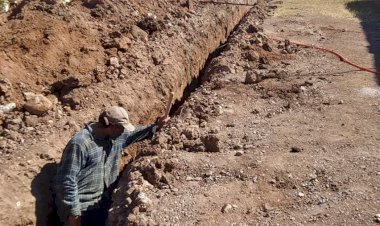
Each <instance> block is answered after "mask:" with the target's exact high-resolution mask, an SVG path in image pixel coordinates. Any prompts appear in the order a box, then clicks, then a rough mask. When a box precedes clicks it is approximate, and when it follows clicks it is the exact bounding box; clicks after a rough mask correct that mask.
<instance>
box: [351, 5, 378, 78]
mask: <svg viewBox="0 0 380 226" xmlns="http://www.w3.org/2000/svg"><path fill="white" fill-rule="evenodd" d="M346 6H347V8H348V9H349V10H350V11H351V12H353V13H354V14H356V16H357V17H358V18H359V19H360V21H361V22H360V23H361V25H362V27H363V30H364V32H365V34H366V36H367V41H368V42H369V46H368V50H369V52H370V53H372V54H373V55H374V58H375V69H376V71H380V1H378V0H359V1H353V2H349V3H347V5H346ZM376 80H377V84H378V85H380V75H379V74H378V75H376Z"/></svg>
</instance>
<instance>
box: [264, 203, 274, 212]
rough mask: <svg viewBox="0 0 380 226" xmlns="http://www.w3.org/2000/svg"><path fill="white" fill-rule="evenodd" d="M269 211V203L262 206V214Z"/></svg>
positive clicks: (271, 208)
mask: <svg viewBox="0 0 380 226" xmlns="http://www.w3.org/2000/svg"><path fill="white" fill-rule="evenodd" d="M271 210H273V207H272V206H271V205H269V203H264V205H263V211H264V212H269V211H271Z"/></svg>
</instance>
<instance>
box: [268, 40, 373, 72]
mask: <svg viewBox="0 0 380 226" xmlns="http://www.w3.org/2000/svg"><path fill="white" fill-rule="evenodd" d="M270 39H272V40H274V41H279V42H283V41H285V40H280V39H277V38H270ZM289 43H292V44H295V45H298V46H301V47H304V48H312V49H319V50H322V51H325V52H329V53H331V54H333V55H335V56H337V57H339V59H340V60H341V61H343V62H345V63H347V64H349V65H351V66H353V67H356V68H358V69H360V70H362V71H366V72H370V73H373V74H377V75H380V72H379V71H375V70H371V69H369V68H365V67H362V66H359V65H357V64H354V63H352V62H351V61H349V60H347V59H346V58H345V57H343V56H342V55H340V54H339V53H337V52H335V51H334V50H331V49H326V48H323V47H319V46H315V45H307V44H302V43H299V42H293V41H289Z"/></svg>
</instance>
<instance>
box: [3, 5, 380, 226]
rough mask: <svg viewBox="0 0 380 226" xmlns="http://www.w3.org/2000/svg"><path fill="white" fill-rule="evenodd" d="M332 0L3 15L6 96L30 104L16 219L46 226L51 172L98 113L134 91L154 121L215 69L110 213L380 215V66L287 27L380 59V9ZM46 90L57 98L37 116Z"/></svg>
mask: <svg viewBox="0 0 380 226" xmlns="http://www.w3.org/2000/svg"><path fill="white" fill-rule="evenodd" d="M319 2H320V1H315V2H314V3H315V4H313V5H312V6H309V5H308V4H305V3H304V2H303V1H296V0H292V1H289V2H284V3H282V2H280V1H271V2H267V1H258V3H257V4H256V6H255V7H253V8H249V7H247V6H245V7H243V6H232V5H219V4H218V5H214V4H201V3H199V1H194V6H192V7H190V8H189V7H187V6H186V5H185V4H182V1H163V0H159V1H144V2H142V1H105V3H104V4H101V5H96V6H88V5H83V4H82V3H81V2H80V1H73V2H72V3H70V4H69V5H54V4H53V5H51V4H46V3H44V2H41V1H23V2H22V3H20V4H19V5H18V6H14V8H13V10H12V11H11V12H10V13H8V14H1V15H0V30H1V34H0V50H1V51H0V76H1V77H0V85H1V86H0V88H1V89H0V94H1V99H0V101H1V103H0V104H6V103H9V102H15V103H16V104H17V106H18V107H17V109H16V111H14V112H11V113H4V114H2V115H1V120H0V123H1V125H2V126H1V127H0V128H1V129H0V132H1V137H0V148H1V155H0V156H1V157H0V161H1V163H2V164H1V167H0V172H1V174H0V175H1V176H0V181H1V184H2V186H1V187H0V197H1V198H0V207H1V209H2V210H3V211H2V213H1V214H0V224H1V225H46V220H47V219H46V215H47V212H48V209H49V206H48V203H49V200H50V197H51V192H50V190H49V184H50V180H51V178H52V177H53V175H54V172H55V168H56V165H57V162H58V161H59V159H60V155H61V152H62V149H63V147H64V145H65V144H66V142H67V141H68V139H69V138H70V137H71V136H72V135H73V134H74V133H75V132H76V131H77V130H78V129H79V128H80V127H81V124H82V123H83V122H84V121H89V120H94V119H95V118H96V115H97V114H98V113H99V111H100V109H102V108H104V107H106V106H110V105H113V104H118V105H121V106H124V107H126V108H127V109H128V110H129V112H130V115H131V116H132V122H134V123H135V124H146V123H150V122H152V121H154V119H155V118H156V117H158V116H159V115H161V114H162V113H163V111H164V107H165V101H166V99H167V97H168V94H169V92H170V91H174V92H175V97H176V99H177V100H180V99H181V97H182V96H183V95H185V96H188V93H186V94H183V92H184V90H185V88H186V87H187V86H188V85H189V84H190V83H191V81H192V80H193V79H194V78H195V77H197V76H198V75H199V72H200V71H202V73H200V74H201V77H200V78H199V81H201V82H200V83H201V85H200V87H198V88H197V89H196V90H195V91H194V92H193V93H191V94H189V97H188V98H187V99H186V100H183V101H184V102H183V104H182V105H180V106H179V105H178V106H177V105H176V106H175V109H174V110H175V112H174V110H173V115H172V120H171V122H170V123H169V124H168V125H167V126H166V127H165V128H163V129H162V130H161V131H160V132H159V133H158V134H157V135H156V136H155V137H154V138H153V140H151V141H145V142H143V143H140V144H138V145H136V146H134V147H132V148H130V149H128V150H126V152H125V158H124V162H129V161H130V163H129V164H127V165H126V168H125V170H124V172H123V173H122V175H121V178H120V182H119V185H118V187H117V189H116V190H115V193H114V195H113V204H112V208H111V210H110V217H109V220H108V224H109V225H194V224H200V225H257V224H258V225H277V224H278V225H333V224H338V225H373V224H375V223H376V222H379V221H380V219H378V218H376V217H375V216H376V214H379V213H380V201H379V199H378V197H379V195H380V192H379V188H378V184H380V153H379V150H380V147H379V146H380V145H379V139H378V136H377V135H378V132H379V130H378V129H377V126H376V123H377V122H378V117H379V112H380V110H379V102H378V97H379V95H380V89H379V87H378V84H377V81H376V77H375V76H374V75H371V74H368V73H366V72H361V71H358V70H356V69H355V68H352V67H351V66H349V65H347V64H344V63H342V62H340V61H339V59H337V58H336V57H335V56H332V55H330V54H328V53H324V52H320V51H318V50H313V49H302V48H300V47H298V46H296V45H293V44H291V43H290V44H289V43H285V42H278V41H274V40H273V39H272V38H287V39H290V40H294V41H298V42H304V43H310V44H317V45H319V46H323V47H326V48H331V49H334V50H337V51H339V52H340V53H342V54H343V55H344V56H345V57H347V58H348V59H350V60H352V61H355V62H357V63H359V64H361V65H365V66H367V67H370V68H372V67H374V66H376V64H377V62H378V61H379V60H378V57H379V53H380V49H379V46H378V45H376V37H378V34H376V29H375V30H372V28H374V27H375V28H376V26H378V22H379V21H380V20H379V18H380V16H379V14H378V13H377V14H376V13H374V12H372V13H373V14H371V15H374V16H373V17H371V18H363V17H362V16H361V15H362V14H361V13H360V12H362V11H361V10H360V9H361V8H360V4H357V3H355V4H354V3H352V2H348V1H345V2H344V1H337V2H336V3H334V4H335V5H333V3H331V4H332V5H331V6H330V7H328V8H327V9H331V7H337V8H339V10H337V11H336V12H331V11H330V10H327V9H326V7H325V6H324V4H317V3H319ZM369 2H371V1H369ZM367 4H370V3H367ZM374 4H375V5H376V3H374ZM322 6H323V7H322ZM318 7H321V8H318ZM365 7H368V5H365ZM310 9H313V10H311V11H310ZM318 9H320V10H318ZM347 9H350V10H351V11H348V10H347ZM326 10H327V12H328V13H326ZM246 13H247V14H246ZM245 14H246V15H245ZM272 14H273V15H272ZM244 15H245V17H244V18H243V19H242V17H243V16H244ZM356 16H357V17H358V18H356ZM241 19H242V20H241ZM240 20H241V21H240ZM239 21H240V23H239ZM238 23H239V24H238ZM237 24H238V26H236V27H235V25H237ZM231 31H233V32H232V33H231V35H230V32H231ZM221 44H222V45H221ZM220 45H221V46H220ZM215 50H216V51H215ZM214 51H215V52H214ZM369 51H370V52H369ZM212 52H214V53H218V54H217V55H212V56H213V57H214V58H213V59H209V61H207V63H206V60H207V58H208V56H209V54H210V53H212ZM115 59H116V62H115ZM31 91H32V92H34V93H42V94H43V95H45V96H47V97H48V98H49V99H50V100H52V102H53V103H54V107H53V108H52V109H51V110H49V112H47V113H46V114H44V115H42V116H38V117H37V116H34V115H30V114H29V113H27V112H26V111H25V110H24V108H23V104H24V103H25V99H24V96H23V93H24V92H31ZM181 103H182V102H181ZM177 107H178V109H177ZM132 160H133V161H132Z"/></svg>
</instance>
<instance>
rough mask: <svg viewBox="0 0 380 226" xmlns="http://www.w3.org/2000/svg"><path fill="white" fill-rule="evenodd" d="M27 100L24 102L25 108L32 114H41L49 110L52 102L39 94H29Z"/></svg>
mask: <svg viewBox="0 0 380 226" xmlns="http://www.w3.org/2000/svg"><path fill="white" fill-rule="evenodd" d="M27 99H29V100H27V102H26V103H25V105H24V107H25V109H26V110H27V111H28V112H29V113H31V114H34V115H42V114H44V113H46V112H47V111H48V110H50V109H51V108H52V106H53V103H52V102H51V101H50V100H49V99H48V98H46V97H45V96H43V95H41V94H36V95H35V94H33V95H29V96H28V98H27Z"/></svg>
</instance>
